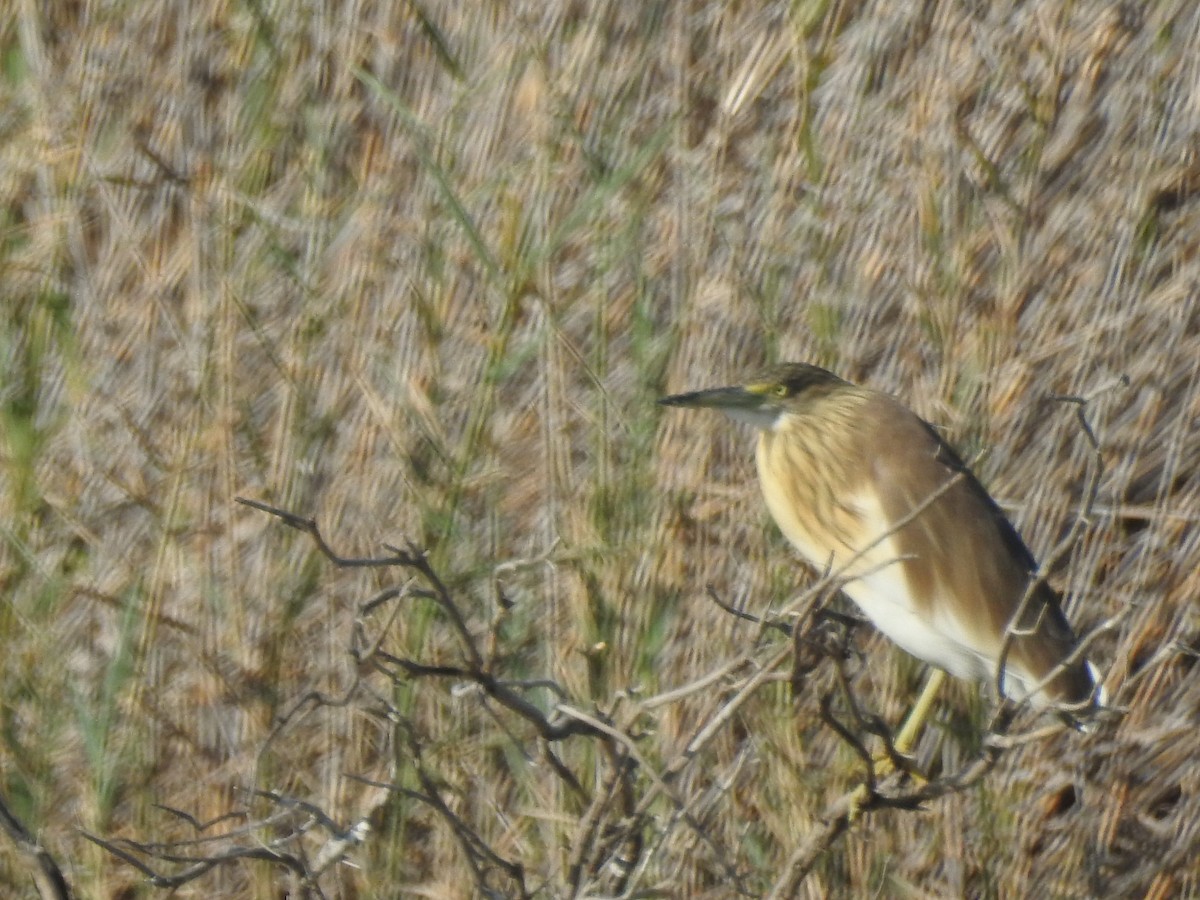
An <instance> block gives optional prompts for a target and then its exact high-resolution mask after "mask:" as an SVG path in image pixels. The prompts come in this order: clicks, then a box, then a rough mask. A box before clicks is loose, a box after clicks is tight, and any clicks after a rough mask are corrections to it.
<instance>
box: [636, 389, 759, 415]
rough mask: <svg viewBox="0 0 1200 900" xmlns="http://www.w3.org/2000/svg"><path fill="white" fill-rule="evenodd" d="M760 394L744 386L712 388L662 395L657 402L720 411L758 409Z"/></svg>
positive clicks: (665, 404) (664, 404)
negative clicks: (667, 395) (668, 395)
mask: <svg viewBox="0 0 1200 900" xmlns="http://www.w3.org/2000/svg"><path fill="white" fill-rule="evenodd" d="M762 401H763V397H762V394H755V393H752V392H750V391H748V390H746V389H745V388H744V387H723V388H713V389H711V390H707V391H692V392H691V393H689V394H675V395H673V396H671V397H663V398H662V399H661V400H659V401H658V402H659V403H660V404H662V405H663V406H689V407H695V408H697V409H719V410H721V411H722V412H725V411H727V410H735V409H747V410H750V409H758V408H759V407H760V406H762Z"/></svg>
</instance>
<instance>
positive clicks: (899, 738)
mask: <svg viewBox="0 0 1200 900" xmlns="http://www.w3.org/2000/svg"><path fill="white" fill-rule="evenodd" d="M945 680H946V673H945V672H944V671H942V670H941V669H934V670H933V671H932V672H930V674H929V678H928V679H927V680H926V682H925V687H923V688H922V689H921V696H920V697H918V698H917V702H916V703H915V704H913V708H912V711H911V712H909V714H908V718H907V719H905V720H904V724H903V725H902V726H900V730H899V731H898V732H897V733H896V737H895V738H894V739H893V741H892V745H893V746H894V747H895V748H896V752H897V753H899V754H900V755H901V756H908V754H909V753H910V752H911V751H912V748H913V747H915V746H916V744H917V738H919V737H920V734H921V728H922V727H923V726H924V725H925V720H926V719H928V718H929V711H930V710H931V709H933V704H934V701H935V700H937V695H938V691H940V690H941V688H942V682H944V681H945ZM894 768H895V767H894V766H893V765H892V761H891V760H890V759H889V758H888V757H887V756H886V755H880V756H876V757H875V777H876V778H883V777H885V776H887V775H890V774H891V773H892V771H893V769H894ZM866 799H867V786H866V785H865V784H864V785H861V786H860V787H859V789H858V790H857V791H855V794H854V800H853V802H852V804H851V808H850V821H851V822H856V821H858V818H859V817H860V816H861V815H862V810H861V809H860V808H859V806H860V804H862V803H863V802H865V801H866Z"/></svg>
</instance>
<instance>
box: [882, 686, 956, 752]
mask: <svg viewBox="0 0 1200 900" xmlns="http://www.w3.org/2000/svg"><path fill="white" fill-rule="evenodd" d="M945 680H946V673H945V672H944V671H943V670H941V669H934V670H933V671H932V672H930V673H929V680H928V681H926V682H925V687H924V689H923V690H922V691H921V696H920V697H918V698H917V702H916V704H915V705H914V706H913V708H912V712H910V713H909V714H908V718H907V719H905V720H904V725H903V726H901V728H900V731H899V732H897V734H896V739H895V741H894V743H895V745H896V750H897V752H899V753H902V754H904V755H905V756H907V755H908V754H909V753H910V752H911V751H912V748H913V747H915V746H916V745H917V738H918V737H920V735H921V728H922V727H923V726H924V725H925V720H926V719H928V718H929V711H930V710H931V709H933V702H934V701H935V700H936V699H937V695H938V691H940V690H941V689H942V682H944V681H945Z"/></svg>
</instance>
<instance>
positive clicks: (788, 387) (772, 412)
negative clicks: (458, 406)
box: [658, 363, 847, 429]
mask: <svg viewBox="0 0 1200 900" xmlns="http://www.w3.org/2000/svg"><path fill="white" fill-rule="evenodd" d="M846 384H847V382H845V381H843V380H842V379H840V378H838V377H837V376H836V375H834V374H833V373H832V372H829V371H826V370H825V369H822V368H820V367H818V366H810V365H808V364H807V363H780V364H779V365H775V366H770V367H769V368H767V369H764V370H763V371H761V372H759V373H757V374H756V375H754V376H753V377H751V378H749V379H748V380H747V381H745V382H744V383H742V384H740V385H734V386H732V387H721V388H711V389H709V390H704V391H692V392H691V393H688V394H676V395H674V396H671V397H663V398H662V399H661V400H659V401H658V402H659V403H661V404H663V405H664V406H685V407H695V408H698V409H716V410H720V411H721V412H723V413H725V414H726V415H727V416H729V417H730V418H732V419H735V420H737V421H739V422H745V423H747V424H749V425H753V426H755V427H756V428H764V429H766V428H773V427H774V426H775V423H776V421H777V420H778V418H779V416H781V415H783V414H784V413H788V412H798V411H800V410H802V409H803V408H804V407H805V406H806V405H807V404H808V403H809V402H811V401H812V400H813V399H815V398H816V397H817V396H819V395H824V394H826V393H828V392H829V391H831V390H835V389H837V388H839V387H841V386H844V385H846Z"/></svg>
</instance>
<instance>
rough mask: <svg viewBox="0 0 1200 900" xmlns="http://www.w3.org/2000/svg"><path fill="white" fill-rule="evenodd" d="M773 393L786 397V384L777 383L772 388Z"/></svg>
mask: <svg viewBox="0 0 1200 900" xmlns="http://www.w3.org/2000/svg"><path fill="white" fill-rule="evenodd" d="M773 393H774V394H775V396H776V397H786V396H787V395H788V386H787V385H786V384H777V385H775V387H774V388H773Z"/></svg>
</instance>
